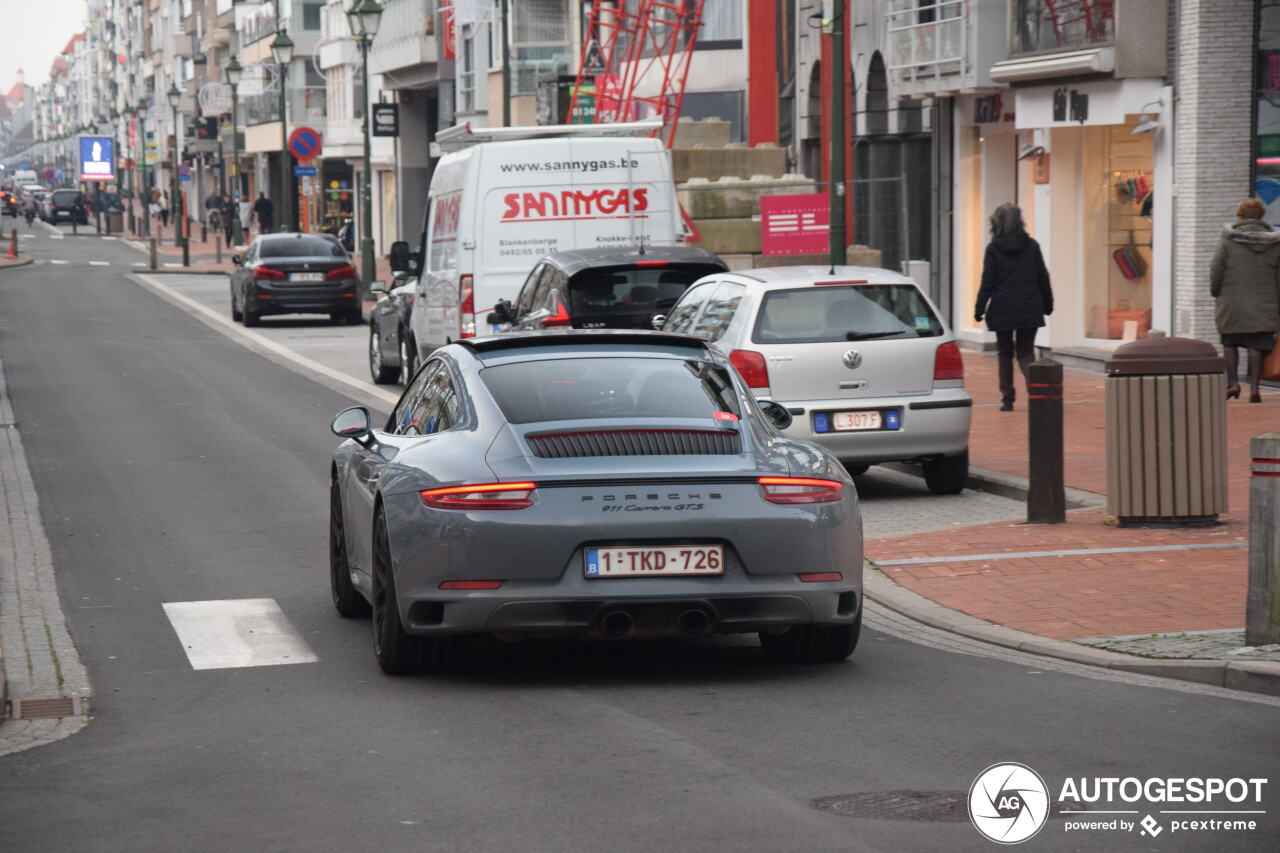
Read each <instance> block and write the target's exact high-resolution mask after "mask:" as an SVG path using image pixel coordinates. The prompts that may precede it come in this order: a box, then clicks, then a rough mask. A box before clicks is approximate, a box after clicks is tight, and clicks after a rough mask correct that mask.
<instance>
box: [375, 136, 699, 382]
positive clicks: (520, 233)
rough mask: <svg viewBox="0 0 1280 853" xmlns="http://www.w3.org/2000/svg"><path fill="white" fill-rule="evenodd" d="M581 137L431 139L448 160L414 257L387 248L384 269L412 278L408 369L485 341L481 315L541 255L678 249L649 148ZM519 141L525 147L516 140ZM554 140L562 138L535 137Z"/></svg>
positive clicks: (676, 211)
mask: <svg viewBox="0 0 1280 853" xmlns="http://www.w3.org/2000/svg"><path fill="white" fill-rule="evenodd" d="M637 126H639V123H637ZM590 127H591V126H589V125H587V126H584V125H577V126H570V127H566V128H554V127H537V128H494V129H492V130H488V131H485V130H480V131H476V132H474V133H472V132H471V131H469V130H468V129H465V128H457V129H451V130H450V131H445V132H443V133H441V134H439V135H438V136H437V140H438V141H441V142H442V143H446V141H447V144H448V145H451V146H456V147H457V148H459V149H460V150H455V151H452V152H451V153H447V154H446V155H445V156H444V157H442V158H441V159H440V163H439V165H438V166H437V167H436V171H435V174H434V175H433V177H432V179H431V188H430V191H429V193H428V199H427V211H426V216H425V217H424V220H423V228H422V234H421V242H420V244H419V248H418V250H417V252H416V253H412V254H411V253H409V251H408V247H407V246H404V245H401V246H400V247H399V249H398V250H397V247H395V246H393V247H392V267H393V269H395V268H401V269H403V268H405V267H406V266H407V267H408V269H409V270H411V271H413V272H416V273H417V274H418V283H417V289H416V293H415V297H414V303H413V311H412V314H411V318H410V328H411V333H412V335H413V344H414V347H413V351H414V353H415V354H416V355H417V357H418V360H419V361H420V360H421V359H423V358H425V357H426V356H427V355H428V354H430V353H431V351H432V350H434V349H435V348H436V347H440V346H443V345H444V344H446V343H449V342H451V341H454V340H457V339H459V338H469V337H474V336H476V335H485V334H490V333H491V332H493V331H496V329H495V328H493V327H491V326H490V325H489V323H488V322H487V318H488V315H489V313H490V312H491V311H492V310H493V306H494V305H495V304H496V303H497V302H498V300H499V299H507V300H514V299H515V297H516V294H517V292H518V291H519V290H520V287H521V285H522V284H524V281H525V279H526V278H527V277H528V275H529V271H530V270H531V269H532V268H533V266H534V264H535V263H537V261H538V260H539V259H540V258H542V257H544V256H546V255H549V254H551V253H553V252H563V251H567V250H570V249H597V248H607V247H624V246H634V245H637V244H642V243H643V244H646V245H677V244H683V242H684V224H683V220H682V218H681V215H680V207H679V204H678V203H677V201H676V193H675V182H674V181H673V180H672V176H671V160H670V157H669V155H668V152H667V151H666V149H665V148H664V147H663V145H662V142H661V140H659V139H653V138H647V137H645V138H637V137H634V136H621V137H614V136H603V135H601V131H600V130H599V129H596V130H595V132H594V134H593V135H587V133H585V132H584V131H587V130H588V128H590ZM615 127H616V126H615ZM645 127H647V124H646V125H645ZM522 131H524V132H526V133H527V134H528V136H526V137H525V138H519V135H520V133H521V132H522ZM557 131H559V132H560V133H562V134H563V135H559V136H554V137H550V138H547V137H546V136H545V134H547V133H556V132H557ZM513 136H515V137H517V138H512V137H513ZM468 137H474V138H475V139H476V140H477V141H474V142H470V143H467V142H465V141H463V140H466V139H467V138H468ZM490 139H492V140H496V141H482V140H490ZM397 256H399V257H397ZM415 261H416V264H415V263H414V262H415Z"/></svg>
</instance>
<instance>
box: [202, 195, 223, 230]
mask: <svg viewBox="0 0 1280 853" xmlns="http://www.w3.org/2000/svg"><path fill="white" fill-rule="evenodd" d="M204 210H205V214H204V216H205V222H206V223H207V224H208V226H209V227H210V228H212V229H213V230H215V231H216V230H217V229H218V227H219V225H220V223H219V222H218V219H219V218H220V217H221V216H222V193H220V192H218V190H217V189H214V190H213V191H212V192H210V193H209V196H208V198H206V199H205V200H204Z"/></svg>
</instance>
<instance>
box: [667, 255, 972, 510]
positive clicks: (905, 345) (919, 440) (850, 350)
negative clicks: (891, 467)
mask: <svg viewBox="0 0 1280 853" xmlns="http://www.w3.org/2000/svg"><path fill="white" fill-rule="evenodd" d="M654 323H655V325H659V324H660V325H661V328H662V329H663V331H667V332H683V333H687V334H694V335H698V336H700V337H702V338H704V339H705V340H707V341H709V342H710V343H711V344H712V345H713V346H714V347H715V348H716V349H718V350H720V351H721V352H722V353H724V354H725V355H726V356H727V357H728V358H729V360H730V361H731V362H732V363H733V366H734V367H736V368H737V369H738V372H739V373H740V374H742V378H743V379H744V380H746V383H747V385H748V386H750V388H751V390H752V393H754V394H755V396H756V397H757V398H758V399H762V400H773V401H774V402H777V403H780V404H782V405H783V406H786V407H787V409H788V410H789V411H790V412H791V414H792V416H793V417H794V420H793V422H792V424H791V426H790V427H789V428H787V430H786V431H785V432H786V435H787V436H789V437H792V438H801V439H807V440H809V441H813V442H816V443H818V444H821V445H822V446H824V447H826V448H827V449H829V450H830V451H831V452H832V453H834V454H835V455H836V456H837V457H839V458H840V460H841V461H842V462H843V463H844V464H845V466H846V467H847V468H848V469H849V471H850V473H853V474H855V475H856V474H861V473H863V472H865V471H866V469H867V468H868V467H869V466H870V465H873V464H876V463H878V462H918V463H920V464H921V466H922V468H923V470H924V478H925V482H926V484H927V485H928V486H929V489H930V490H931V491H933V492H934V493H935V494H955V493H957V492H959V491H960V490H961V489H963V488H964V484H965V480H966V479H967V477H968V472H969V452H968V445H969V419H970V414H971V407H972V405H973V401H972V400H971V399H970V398H969V395H968V393H966V391H965V389H964V365H963V363H962V362H961V359H960V350H959V348H958V347H957V346H956V342H955V337H954V336H953V335H952V333H951V330H950V329H949V328H947V324H946V323H945V322H943V320H942V318H941V317H940V316H939V314H938V311H937V309H936V308H935V307H934V305H933V303H932V302H930V301H929V298H928V297H927V296H926V295H925V294H924V293H923V292H922V291H921V290H920V288H919V287H917V286H916V284H915V282H914V281H912V280H911V279H909V278H907V277H906V276H903V275H899V274H897V273H894V272H890V271H889V270H883V269H878V268H875V267H836V268H835V269H834V270H832V269H831V268H829V267H812V266H805V267H774V268H766V269H754V270H743V271H740V272H732V273H717V274H715V275H710V276H706V277H705V278H702V279H700V280H699V281H697V282H695V283H694V284H693V286H692V287H690V288H689V290H687V291H686V292H685V294H684V296H683V297H682V298H681V299H680V301H679V302H677V303H676V305H675V306H674V307H673V308H672V309H671V313H670V314H669V315H667V316H666V317H665V318H654Z"/></svg>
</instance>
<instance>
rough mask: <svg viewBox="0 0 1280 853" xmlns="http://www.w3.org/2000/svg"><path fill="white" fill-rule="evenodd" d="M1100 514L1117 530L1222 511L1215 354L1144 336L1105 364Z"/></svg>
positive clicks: (1221, 395) (1222, 397) (1222, 401)
mask: <svg viewBox="0 0 1280 853" xmlns="http://www.w3.org/2000/svg"><path fill="white" fill-rule="evenodd" d="M1106 368H1107V382H1106V385H1107V509H1108V510H1109V511H1110V512H1111V514H1112V515H1114V516H1116V518H1117V519H1118V520H1119V523H1120V525H1121V526H1122V527H1157V526H1185V525H1203V524H1213V523H1215V522H1216V521H1217V519H1218V514H1219V513H1223V512H1226V511H1227V471H1226V465H1227V446H1226V377H1225V375H1224V369H1225V364H1224V362H1223V359H1222V356H1220V355H1218V351H1217V349H1216V348H1215V347H1214V346H1213V345H1212V344H1209V343H1206V342H1204V341H1196V340H1191V339H1189V338H1168V337H1163V336H1157V337H1149V338H1145V339H1143V340H1139V341H1134V342H1132V343H1128V344H1125V345H1124V346H1121V347H1118V348H1117V349H1116V351H1115V352H1114V353H1113V354H1112V357H1111V359H1109V360H1108V361H1107V364H1106Z"/></svg>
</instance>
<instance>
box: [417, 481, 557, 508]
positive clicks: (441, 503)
mask: <svg viewBox="0 0 1280 853" xmlns="http://www.w3.org/2000/svg"><path fill="white" fill-rule="evenodd" d="M537 488H538V484H537V483H478V484H475V485H470V486H446V487H444V488H442V489H427V490H426V491H425V492H419V494H420V495H421V497H422V502H423V503H424V504H426V505H427V506H429V507H434V508H435V509H524V508H526V507H531V506H533V493H534V491H535V490H536V489H537Z"/></svg>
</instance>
